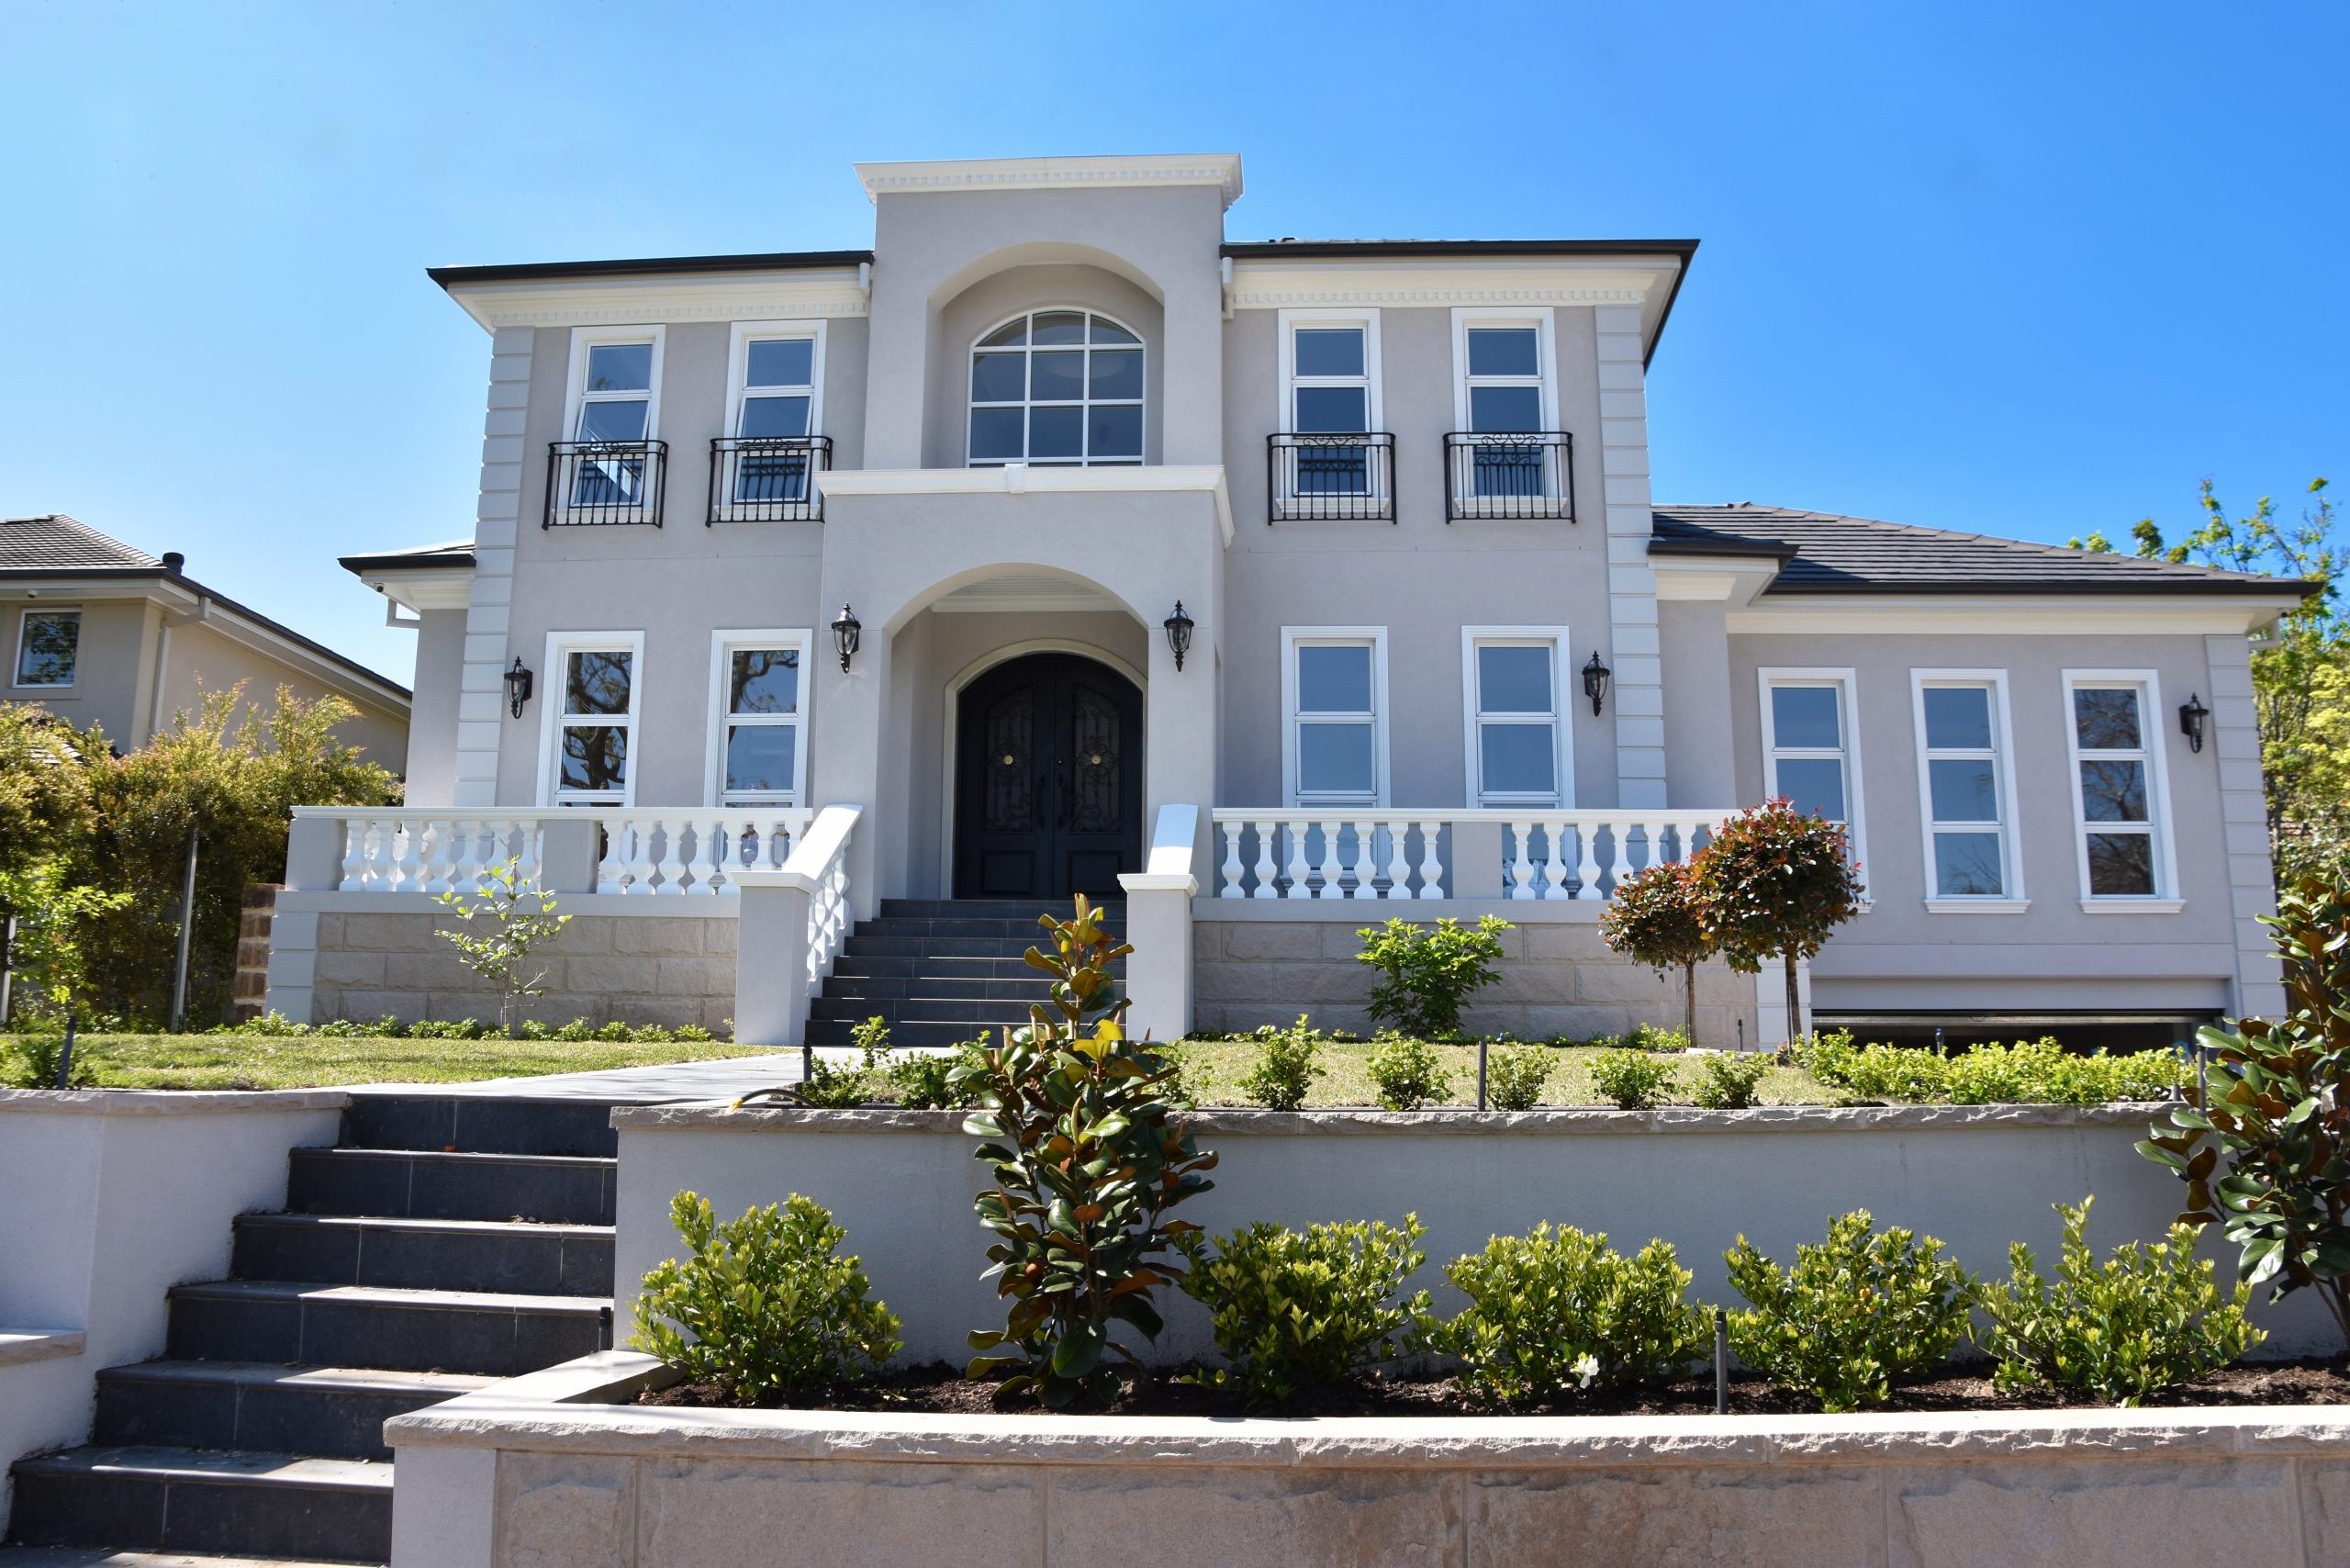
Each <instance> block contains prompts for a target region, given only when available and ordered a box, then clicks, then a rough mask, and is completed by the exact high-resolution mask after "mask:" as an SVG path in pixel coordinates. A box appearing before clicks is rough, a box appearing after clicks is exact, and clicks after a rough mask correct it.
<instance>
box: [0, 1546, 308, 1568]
mask: <svg viewBox="0 0 2350 1568" xmlns="http://www.w3.org/2000/svg"><path fill="white" fill-rule="evenodd" d="M0 1568H351V1564H350V1563H349V1562H328V1561H327V1560H325V1559H324V1558H317V1557H312V1558H304V1559H300V1560H298V1561H297V1559H295V1558H291V1557H241V1556H240V1557H225V1556H222V1555H221V1554H220V1553H218V1552H217V1551H116V1550H115V1549H114V1548H112V1547H110V1546H0Z"/></svg>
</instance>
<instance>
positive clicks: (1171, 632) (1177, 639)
mask: <svg viewBox="0 0 2350 1568" xmlns="http://www.w3.org/2000/svg"><path fill="white" fill-rule="evenodd" d="M1160 624H1161V625H1163V626H1165V627H1166V628H1167V645H1168V646H1169V648H1171V649H1173V650H1174V651H1175V667H1176V668H1177V669H1179V670H1180V669H1181V668H1182V667H1183V655H1185V654H1188V653H1190V652H1191V651H1192V618H1191V617H1190V616H1188V615H1186V614H1184V613H1183V601H1182V600H1181V599H1177V600H1176V601H1175V613H1174V614H1172V615H1170V616H1169V617H1168V618H1167V619H1166V620H1165V621H1164V622H1160Z"/></svg>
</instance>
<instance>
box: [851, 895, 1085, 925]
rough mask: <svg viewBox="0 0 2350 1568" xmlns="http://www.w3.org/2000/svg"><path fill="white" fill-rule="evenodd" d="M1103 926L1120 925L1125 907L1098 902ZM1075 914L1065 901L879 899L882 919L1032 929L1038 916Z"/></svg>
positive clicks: (1067, 916)
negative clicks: (1000, 923) (1005, 923)
mask: <svg viewBox="0 0 2350 1568" xmlns="http://www.w3.org/2000/svg"><path fill="white" fill-rule="evenodd" d="M1096 907H1097V908H1099V909H1100V910H1101V911H1102V924H1104V925H1111V924H1125V918H1126V906H1125V902H1123V901H1119V902H1098V903H1097V905H1096ZM1074 913H1077V909H1076V905H1075V904H1074V902H1071V901H1070V900H1068V899H883V900H882V901H881V910H880V917H881V918H882V919H884V920H901V919H911V920H941V919H949V920H952V919H961V920H974V919H977V920H1017V921H1021V922H1024V923H1025V924H1028V925H1029V926H1031V927H1035V924H1036V919H1037V917H1038V916H1039V915H1046V914H1049V915H1052V916H1054V917H1055V918H1056V919H1060V920H1066V919H1068V918H1069V916H1070V915H1072V914H1074Z"/></svg>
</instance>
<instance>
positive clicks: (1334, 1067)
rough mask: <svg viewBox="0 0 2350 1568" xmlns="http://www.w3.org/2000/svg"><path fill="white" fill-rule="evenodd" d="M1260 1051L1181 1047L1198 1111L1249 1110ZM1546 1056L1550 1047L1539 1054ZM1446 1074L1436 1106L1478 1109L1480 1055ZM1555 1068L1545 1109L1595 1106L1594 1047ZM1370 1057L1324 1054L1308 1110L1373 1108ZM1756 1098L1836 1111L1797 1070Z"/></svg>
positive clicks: (1199, 1044)
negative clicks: (1247, 1089) (1248, 1086)
mask: <svg viewBox="0 0 2350 1568" xmlns="http://www.w3.org/2000/svg"><path fill="white" fill-rule="evenodd" d="M1260 1048H1261V1047H1259V1046H1258V1045H1257V1043H1256V1042H1255V1041H1253V1040H1213V1041H1207V1040H1194V1041H1188V1042H1186V1043H1185V1044H1184V1045H1183V1046H1182V1047H1181V1051H1182V1054H1183V1060H1184V1081H1185V1083H1186V1084H1187V1085H1188V1086H1189V1087H1190V1088H1191V1090H1192V1093H1193V1094H1194V1095H1196V1096H1197V1097H1198V1100H1199V1103H1201V1104H1203V1105H1246V1104H1248V1103H1249V1102H1248V1096H1247V1095H1246V1094H1244V1093H1242V1092H1241V1090H1240V1081H1241V1080H1242V1079H1243V1078H1245V1077H1247V1076H1248V1071H1249V1070H1250V1069H1251V1068H1253V1067H1255V1066H1256V1065H1257V1058H1258V1054H1259V1050H1260ZM1544 1048H1546V1049H1550V1047H1544ZM1443 1053H1444V1067H1445V1071H1446V1072H1447V1073H1448V1074H1449V1075H1450V1077H1451V1080H1452V1092H1451V1093H1450V1094H1449V1095H1448V1096H1446V1097H1444V1098H1443V1099H1441V1100H1439V1101H1438V1102H1436V1103H1438V1104H1446V1105H1473V1104H1475V1103H1477V1047H1474V1046H1447V1047H1443ZM1551 1054H1552V1055H1553V1056H1555V1057H1556V1058H1558V1067H1557V1068H1556V1070H1553V1071H1552V1073H1551V1074H1550V1082H1549V1084H1548V1085H1546V1086H1545V1087H1544V1089H1543V1091H1542V1103H1544V1104H1545V1105H1595V1104H1598V1103H1600V1099H1599V1095H1598V1094H1597V1093H1596V1092H1595V1091H1594V1090H1593V1089H1592V1086H1591V1059H1592V1058H1594V1057H1595V1056H1597V1055H1598V1054H1599V1048H1598V1047H1593V1046H1564V1047H1557V1048H1555V1049H1551ZM1370 1055H1371V1047H1370V1046H1368V1045H1348V1044H1337V1043H1333V1044H1331V1045H1327V1046H1325V1047H1323V1049H1322V1055H1321V1063H1322V1066H1323V1067H1324V1068H1325V1069H1326V1070H1327V1071H1326V1075H1325V1076H1324V1077H1323V1078H1322V1079H1321V1080H1320V1081H1317V1082H1316V1083H1315V1086H1314V1093H1313V1096H1312V1097H1311V1098H1310V1099H1309V1100H1308V1101H1307V1102H1306V1103H1307V1104H1308V1105H1376V1104H1378V1103H1379V1093H1378V1091H1377V1090H1375V1089H1373V1088H1372V1087H1371V1073H1370V1071H1369V1070H1368V1069H1367V1068H1366V1067H1365V1065H1364V1063H1365V1061H1366V1059H1367V1058H1369V1057H1370ZM1668 1059H1671V1060H1672V1061H1673V1063H1674V1066H1675V1068H1676V1070H1677V1071H1678V1072H1679V1075H1680V1085H1679V1087H1678V1088H1676V1089H1675V1090H1674V1091H1673V1092H1670V1093H1669V1094H1668V1095H1667V1099H1668V1100H1670V1101H1671V1102H1672V1103H1676V1104H1683V1105H1686V1104H1689V1103H1691V1100H1690V1096H1689V1092H1688V1085H1690V1084H1691V1083H1693V1082H1695V1079H1696V1069H1695V1062H1694V1061H1693V1060H1690V1059H1688V1058H1668ZM1757 1092H1758V1093H1759V1094H1760V1095H1761V1098H1762V1103H1764V1104H1766V1105H1819V1104H1832V1103H1835V1101H1836V1099H1837V1096H1836V1094H1835V1093H1834V1092H1831V1091H1830V1090H1828V1089H1826V1088H1824V1087H1823V1086H1822V1085H1821V1084H1820V1083H1819V1081H1818V1080H1817V1079H1815V1078H1813V1077H1812V1076H1811V1075H1810V1074H1809V1073H1807V1072H1806V1071H1804V1070H1802V1069H1801V1068H1794V1067H1774V1068H1773V1069H1772V1070H1770V1071H1769V1072H1767V1073H1765V1074H1764V1075H1763V1078H1762V1084H1761V1085H1760V1087H1759V1089H1758V1091H1757Z"/></svg>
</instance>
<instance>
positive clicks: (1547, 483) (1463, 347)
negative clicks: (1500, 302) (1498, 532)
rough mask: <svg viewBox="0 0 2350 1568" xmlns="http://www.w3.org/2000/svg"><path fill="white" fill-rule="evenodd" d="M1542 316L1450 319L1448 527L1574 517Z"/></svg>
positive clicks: (1466, 311)
mask: <svg viewBox="0 0 2350 1568" xmlns="http://www.w3.org/2000/svg"><path fill="white" fill-rule="evenodd" d="M1551 337H1552V332H1551V324H1550V312H1549V311H1547V310H1538V311H1530V312H1529V311H1522V310H1507V309H1488V308H1473V309H1471V308H1463V309H1459V310H1455V311H1454V312H1453V313H1452V359H1453V371H1454V377H1455V379H1454V385H1453V420H1454V423H1453V430H1452V433H1451V434H1450V435H1448V436H1447V437H1446V438H1445V456H1446V462H1447V465H1448V468H1449V472H1448V474H1447V475H1446V481H1447V485H1448V487H1449V495H1450V500H1451V515H1452V516H1454V517H1547V516H1555V515H1558V514H1559V512H1560V510H1561V508H1565V509H1566V510H1567V514H1568V515H1570V516H1572V507H1571V506H1570V505H1569V503H1570V501H1571V498H1572V490H1571V486H1572V475H1571V474H1570V473H1569V470H1568V465H1569V462H1570V459H1571V456H1572V448H1571V446H1570V444H1569V442H1568V441H1567V438H1566V436H1565V433H1564V432H1563V431H1560V430H1559V428H1558V425H1559V409H1558V387H1557V383H1556V381H1555V379H1554V376H1553V371H1552V365H1553V361H1554V359H1555V354H1554V351H1553V348H1552V343H1551Z"/></svg>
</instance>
